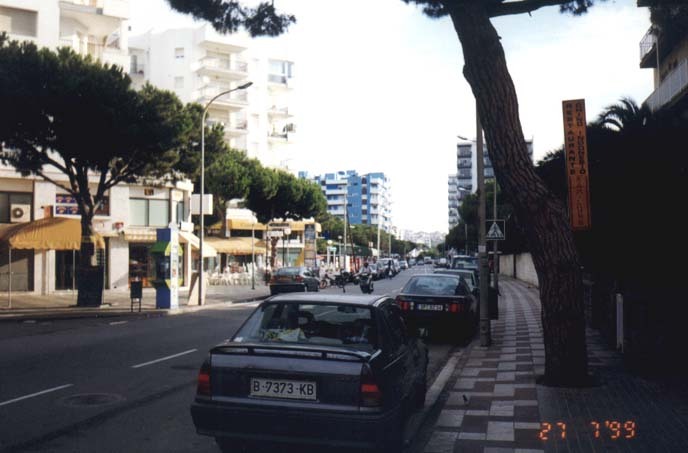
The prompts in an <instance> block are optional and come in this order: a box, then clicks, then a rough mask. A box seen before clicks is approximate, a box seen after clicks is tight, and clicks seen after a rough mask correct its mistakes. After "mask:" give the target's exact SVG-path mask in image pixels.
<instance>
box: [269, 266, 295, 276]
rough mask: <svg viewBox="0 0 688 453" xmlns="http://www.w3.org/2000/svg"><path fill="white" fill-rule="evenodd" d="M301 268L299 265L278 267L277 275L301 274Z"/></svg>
mask: <svg viewBox="0 0 688 453" xmlns="http://www.w3.org/2000/svg"><path fill="white" fill-rule="evenodd" d="M300 270H301V269H299V268H298V267H282V268H280V269H277V271H276V272H275V275H299V273H300Z"/></svg>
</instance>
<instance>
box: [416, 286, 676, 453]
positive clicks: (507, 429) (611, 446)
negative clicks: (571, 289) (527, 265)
mask: <svg viewBox="0 0 688 453" xmlns="http://www.w3.org/2000/svg"><path fill="white" fill-rule="evenodd" d="M500 290H501V293H502V294H501V296H500V307H499V320H497V321H493V322H492V340H493V343H492V346H490V347H488V348H482V347H480V346H479V342H478V340H474V342H473V343H472V344H471V345H470V346H469V347H468V348H467V351H466V352H465V353H464V355H463V358H462V360H461V361H460V362H459V364H458V365H457V370H456V372H455V373H454V376H453V380H450V383H449V391H448V392H446V393H447V395H446V397H445V398H444V400H442V399H441V400H440V402H439V404H440V405H441V410H440V412H439V416H438V417H437V419H436V421H435V422H434V426H433V432H432V434H431V436H430V438H429V440H428V442H427V444H426V445H425V446H424V449H423V451H424V452H425V453H448V452H466V453H472V452H480V453H507V452H508V453H536V452H610V451H613V452H677V453H680V452H684V453H685V452H688V391H687V390H686V386H685V384H683V383H679V385H677V384H676V383H674V384H671V385H669V384H667V383H666V382H664V383H658V382H656V381H655V382H652V381H649V380H646V379H644V378H641V377H638V376H633V375H631V374H630V373H629V372H627V371H626V370H624V368H623V366H622V361H621V356H620V354H618V353H617V352H615V351H611V350H609V349H608V348H607V347H606V346H605V344H604V343H603V341H602V339H601V337H600V336H599V335H597V334H596V333H595V332H593V331H591V330H588V333H587V341H588V355H589V364H590V369H591V373H592V374H593V375H594V376H595V377H596V378H597V380H598V385H597V386H594V387H588V388H552V387H544V386H542V385H537V384H536V377H538V376H540V375H542V374H543V373H544V362H545V352H544V345H543V339H542V327H541V322H540V301H539V295H538V290H537V288H533V287H531V286H529V285H527V284H525V283H522V282H519V281H517V280H513V279H509V278H503V279H502V281H501V284H500Z"/></svg>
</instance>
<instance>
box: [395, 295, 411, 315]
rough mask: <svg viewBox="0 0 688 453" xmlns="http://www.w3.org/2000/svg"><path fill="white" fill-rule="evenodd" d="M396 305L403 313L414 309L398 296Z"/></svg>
mask: <svg viewBox="0 0 688 453" xmlns="http://www.w3.org/2000/svg"><path fill="white" fill-rule="evenodd" d="M396 303H397V305H399V308H401V310H402V311H409V310H411V309H412V308H413V304H412V303H411V302H409V301H407V300H406V299H404V298H403V297H401V296H397V298H396Z"/></svg>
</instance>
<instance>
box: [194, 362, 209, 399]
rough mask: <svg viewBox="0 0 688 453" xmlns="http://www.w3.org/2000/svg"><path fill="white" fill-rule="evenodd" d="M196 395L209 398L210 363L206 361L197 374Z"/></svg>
mask: <svg viewBox="0 0 688 453" xmlns="http://www.w3.org/2000/svg"><path fill="white" fill-rule="evenodd" d="M196 395H202V396H210V362H208V361H207V360H206V361H205V362H203V365H201V370H200V371H199V372H198V385H197V386H196Z"/></svg>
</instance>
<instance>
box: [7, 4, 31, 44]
mask: <svg viewBox="0 0 688 453" xmlns="http://www.w3.org/2000/svg"><path fill="white" fill-rule="evenodd" d="M37 18H38V13H37V12H36V11H27V10H24V9H17V8H8V7H5V6H0V31H6V32H8V33H10V34H13V35H21V36H31V37H33V38H35V37H36V36H38V34H37V32H36V22H37Z"/></svg>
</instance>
